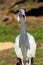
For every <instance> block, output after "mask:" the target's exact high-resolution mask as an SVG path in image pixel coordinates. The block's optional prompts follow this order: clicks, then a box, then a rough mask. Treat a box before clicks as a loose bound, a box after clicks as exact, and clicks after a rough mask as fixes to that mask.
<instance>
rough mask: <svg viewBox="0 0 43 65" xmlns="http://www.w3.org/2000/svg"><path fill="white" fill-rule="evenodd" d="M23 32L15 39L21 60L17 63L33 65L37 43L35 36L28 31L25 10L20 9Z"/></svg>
mask: <svg viewBox="0 0 43 65" xmlns="http://www.w3.org/2000/svg"><path fill="white" fill-rule="evenodd" d="M19 19H20V23H21V32H20V34H19V35H18V36H17V37H16V39H15V53H16V56H17V58H18V59H19V62H18V63H17V65H33V64H34V62H33V58H34V57H35V53H36V43H35V40H34V37H33V36H32V35H30V34H29V33H27V32H26V26H25V10H24V9H20V10H19Z"/></svg>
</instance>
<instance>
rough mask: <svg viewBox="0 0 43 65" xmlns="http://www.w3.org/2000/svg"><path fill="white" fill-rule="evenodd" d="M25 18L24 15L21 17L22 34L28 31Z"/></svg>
mask: <svg viewBox="0 0 43 65" xmlns="http://www.w3.org/2000/svg"><path fill="white" fill-rule="evenodd" d="M24 20H25V19H24V18H23V17H21V18H20V21H21V34H23V33H26V27H25V22H24Z"/></svg>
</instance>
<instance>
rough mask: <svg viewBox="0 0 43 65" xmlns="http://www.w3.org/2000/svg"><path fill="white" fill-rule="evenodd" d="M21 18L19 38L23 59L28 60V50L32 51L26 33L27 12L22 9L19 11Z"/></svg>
mask: <svg viewBox="0 0 43 65" xmlns="http://www.w3.org/2000/svg"><path fill="white" fill-rule="evenodd" d="M19 17H20V23H21V33H20V38H19V47H20V48H21V51H22V54H23V57H24V58H26V56H27V50H28V49H30V45H29V41H28V35H27V33H26V27H25V11H24V10H23V9H21V10H20V11H19Z"/></svg>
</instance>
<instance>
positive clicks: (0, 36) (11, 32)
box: [0, 25, 43, 42]
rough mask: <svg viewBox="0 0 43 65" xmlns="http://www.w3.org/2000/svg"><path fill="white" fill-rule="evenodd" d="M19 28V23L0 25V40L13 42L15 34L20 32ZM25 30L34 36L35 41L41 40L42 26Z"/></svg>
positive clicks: (42, 34)
mask: <svg viewBox="0 0 43 65" xmlns="http://www.w3.org/2000/svg"><path fill="white" fill-rule="evenodd" d="M19 28H20V27H19V25H14V26H0V41H1V42H3V41H11V42H14V41H15V38H16V36H17V35H18V34H19V32H20V29H19ZM27 31H28V32H29V33H30V34H32V35H33V36H34V37H35V40H36V42H43V26H41V27H39V28H34V29H27Z"/></svg>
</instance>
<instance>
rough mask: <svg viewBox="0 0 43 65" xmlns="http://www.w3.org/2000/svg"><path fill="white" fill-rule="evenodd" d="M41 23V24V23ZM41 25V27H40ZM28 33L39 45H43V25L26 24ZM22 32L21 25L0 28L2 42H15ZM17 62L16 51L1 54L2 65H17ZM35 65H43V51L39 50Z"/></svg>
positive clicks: (0, 61) (0, 63)
mask: <svg viewBox="0 0 43 65" xmlns="http://www.w3.org/2000/svg"><path fill="white" fill-rule="evenodd" d="M39 23H40V22H39ZM38 25H39V26H38ZM26 27H27V32H29V33H30V34H32V35H33V36H34V37H35V40H36V42H37V43H41V42H42V43H43V25H41V24H38V23H37V22H26ZM19 32H20V23H16V24H14V25H5V26H3V25H2V26H0V41H2V42H5V41H10V42H15V38H16V36H17V35H18V34H19ZM16 62H17V59H16V56H15V52H14V49H10V50H5V51H3V52H0V65H15V64H16ZM34 63H35V65H43V49H39V48H37V51H36V58H35V59H34Z"/></svg>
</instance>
